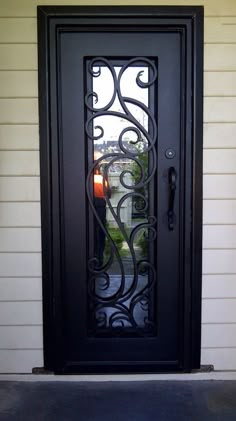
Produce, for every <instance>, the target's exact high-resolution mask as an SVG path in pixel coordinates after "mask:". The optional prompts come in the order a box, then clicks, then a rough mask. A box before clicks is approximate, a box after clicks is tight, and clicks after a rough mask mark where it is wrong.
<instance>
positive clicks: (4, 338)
mask: <svg viewBox="0 0 236 421" xmlns="http://www.w3.org/2000/svg"><path fill="white" fill-rule="evenodd" d="M0 338H1V340H0V350H2V349H26V348H28V349H43V329H42V326H0Z"/></svg>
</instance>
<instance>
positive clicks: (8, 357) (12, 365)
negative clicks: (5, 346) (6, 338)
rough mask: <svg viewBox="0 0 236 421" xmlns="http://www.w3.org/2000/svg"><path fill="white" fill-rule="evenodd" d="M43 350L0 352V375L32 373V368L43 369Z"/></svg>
mask: <svg viewBox="0 0 236 421" xmlns="http://www.w3.org/2000/svg"><path fill="white" fill-rule="evenodd" d="M43 365H44V363H43V350H36V349H34V350H1V351H0V372H1V373H3V374H4V373H9V374H10V373H32V368H34V367H43Z"/></svg>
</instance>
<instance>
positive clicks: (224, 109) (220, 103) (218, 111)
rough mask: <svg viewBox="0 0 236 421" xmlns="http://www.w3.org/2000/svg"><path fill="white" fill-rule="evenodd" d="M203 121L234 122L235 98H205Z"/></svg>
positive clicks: (235, 119)
mask: <svg viewBox="0 0 236 421" xmlns="http://www.w3.org/2000/svg"><path fill="white" fill-rule="evenodd" d="M235 53H236V50H235ZM204 121H205V122H208V123H209V122H213V123H214V122H217V121H219V122H236V97H232V98H230V97H226V98H223V97H219V98H216V97H214V98H211V97H208V98H205V99H204Z"/></svg>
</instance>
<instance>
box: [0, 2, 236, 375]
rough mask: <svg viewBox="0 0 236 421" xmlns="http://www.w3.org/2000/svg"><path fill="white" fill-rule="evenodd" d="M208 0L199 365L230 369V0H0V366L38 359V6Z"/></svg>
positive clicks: (234, 196)
mask: <svg viewBox="0 0 236 421" xmlns="http://www.w3.org/2000/svg"><path fill="white" fill-rule="evenodd" d="M181 3H182V4H185V5H187V4H190V5H197V4H203V5H205V65H204V67H205V99H204V106H205V111H204V242H203V245H204V253H203V316H202V322H203V325H202V327H203V330H202V364H209V363H210V364H214V365H215V368H216V369H220V370H222V369H227V370H228V369H236V1H235V0H224V1H222V0H205V1H175V0H172V1H164V0H163V1H158V0H157V1H144V0H143V1H98V2H97V1H87V2H86V1H85V2H80V1H66V0H64V1H59V0H49V1H40V0H39V1H37V0H0V300H1V301H0V372H5V373H6V372H30V371H31V369H32V367H34V366H42V365H43V351H42V349H43V341H42V309H41V304H42V302H41V300H42V292H41V254H40V248H41V245H40V203H39V201H40V192H39V139H38V105H37V102H38V98H37V95H38V92H37V44H36V42H37V35H36V33H37V31H36V30H37V21H36V5H37V4H58V5H59V4H61V5H62V4H68V5H69V4H90V5H92V4H96V5H98V4H107V5H109V4H133V5H138V4H145V5H147V4H155V5H158V4H162V5H163V4H165V5H166V4H172V5H175V4H181Z"/></svg>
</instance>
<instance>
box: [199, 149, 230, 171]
mask: <svg viewBox="0 0 236 421" xmlns="http://www.w3.org/2000/svg"><path fill="white" fill-rule="evenodd" d="M203 171H204V173H213V174H214V173H216V174H217V173H218V174H220V173H222V174H224V173H225V174H227V173H236V149H235V150H233V149H225V150H222V149H207V150H205V151H204V154H203Z"/></svg>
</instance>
